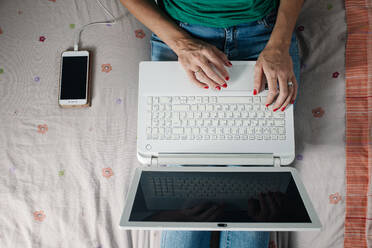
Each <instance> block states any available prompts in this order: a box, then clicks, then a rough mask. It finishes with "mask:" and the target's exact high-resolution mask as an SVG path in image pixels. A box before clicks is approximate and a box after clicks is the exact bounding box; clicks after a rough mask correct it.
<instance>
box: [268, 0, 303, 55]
mask: <svg viewBox="0 0 372 248" xmlns="http://www.w3.org/2000/svg"><path fill="white" fill-rule="evenodd" d="M303 2H304V0H280V6H279V10H278V16H277V18H276V23H275V26H274V29H273V32H272V33H271V37H270V40H269V42H268V43H267V46H268V47H280V48H281V49H286V50H289V47H290V45H291V38H292V33H293V29H294V26H295V25H296V21H297V18H298V15H299V14H300V12H301V8H302V4H303Z"/></svg>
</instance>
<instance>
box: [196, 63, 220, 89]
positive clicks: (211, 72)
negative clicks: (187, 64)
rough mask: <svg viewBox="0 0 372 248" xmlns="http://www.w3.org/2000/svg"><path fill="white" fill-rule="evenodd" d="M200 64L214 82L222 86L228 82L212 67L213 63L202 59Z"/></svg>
mask: <svg viewBox="0 0 372 248" xmlns="http://www.w3.org/2000/svg"><path fill="white" fill-rule="evenodd" d="M220 63H222V61H220ZM216 64H217V63H216ZM199 66H200V67H201V68H202V70H203V72H204V74H205V75H206V76H207V77H208V79H209V80H212V81H213V83H214V84H219V86H220V87H221V86H222V85H224V84H226V82H225V80H224V79H223V78H222V77H221V76H220V75H218V74H217V73H216V72H215V71H214V70H213V69H212V68H211V64H209V62H208V61H207V60H204V61H202V63H201V64H200V65H199ZM226 73H227V72H226Z"/></svg>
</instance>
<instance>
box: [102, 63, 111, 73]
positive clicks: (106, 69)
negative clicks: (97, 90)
mask: <svg viewBox="0 0 372 248" xmlns="http://www.w3.org/2000/svg"><path fill="white" fill-rule="evenodd" d="M101 68H102V72H106V73H109V72H110V71H111V70H112V66H111V65H110V64H103V65H101Z"/></svg>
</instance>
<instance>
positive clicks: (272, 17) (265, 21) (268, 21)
mask: <svg viewBox="0 0 372 248" xmlns="http://www.w3.org/2000/svg"><path fill="white" fill-rule="evenodd" d="M277 14H278V12H277V10H276V9H274V10H272V11H271V12H270V13H269V14H268V15H266V16H265V17H263V18H262V19H260V20H258V21H257V23H258V24H260V25H263V26H265V28H269V29H272V28H273V27H274V25H275V22H276V16H277Z"/></svg>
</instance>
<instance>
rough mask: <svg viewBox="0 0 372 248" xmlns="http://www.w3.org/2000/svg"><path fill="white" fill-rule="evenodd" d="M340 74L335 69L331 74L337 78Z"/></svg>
mask: <svg viewBox="0 0 372 248" xmlns="http://www.w3.org/2000/svg"><path fill="white" fill-rule="evenodd" d="M339 75H340V73H338V72H337V71H336V72H334V73H333V74H332V77H334V78H337V77H338V76H339Z"/></svg>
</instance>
